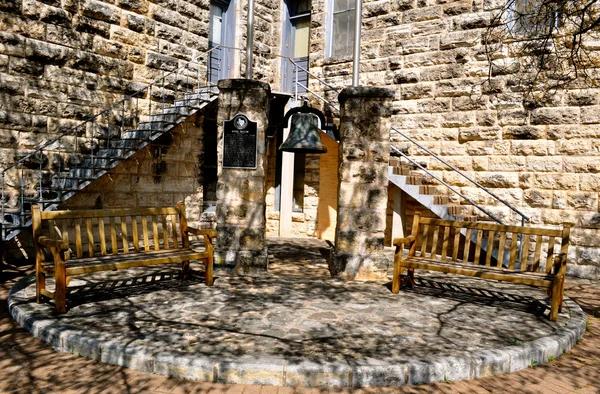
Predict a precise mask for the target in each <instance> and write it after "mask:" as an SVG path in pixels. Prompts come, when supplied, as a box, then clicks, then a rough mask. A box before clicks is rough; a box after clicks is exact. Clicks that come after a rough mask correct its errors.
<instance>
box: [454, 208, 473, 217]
mask: <svg viewBox="0 0 600 394" xmlns="http://www.w3.org/2000/svg"><path fill="white" fill-rule="evenodd" d="M448 213H449V214H450V215H452V216H461V217H464V216H476V215H474V212H473V206H472V205H448Z"/></svg>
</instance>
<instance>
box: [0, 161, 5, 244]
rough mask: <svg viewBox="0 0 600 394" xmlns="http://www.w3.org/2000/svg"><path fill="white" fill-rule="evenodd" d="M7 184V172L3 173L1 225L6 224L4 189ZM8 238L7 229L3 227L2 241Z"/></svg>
mask: <svg viewBox="0 0 600 394" xmlns="http://www.w3.org/2000/svg"><path fill="white" fill-rule="evenodd" d="M5 183H6V172H4V171H2V219H1V220H0V224H1V225H3V224H4V210H5V208H4V206H5V204H6V195H5V194H4V193H5V192H4V187H5ZM5 238H6V229H5V228H4V226H2V240H4V239H5Z"/></svg>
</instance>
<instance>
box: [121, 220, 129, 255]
mask: <svg viewBox="0 0 600 394" xmlns="http://www.w3.org/2000/svg"><path fill="white" fill-rule="evenodd" d="M121 243H122V244H123V253H129V234H128V233H127V218H126V217H125V216H121Z"/></svg>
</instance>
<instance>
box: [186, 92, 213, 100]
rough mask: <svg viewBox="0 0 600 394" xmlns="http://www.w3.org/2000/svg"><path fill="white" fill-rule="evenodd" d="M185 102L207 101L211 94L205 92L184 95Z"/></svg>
mask: <svg viewBox="0 0 600 394" xmlns="http://www.w3.org/2000/svg"><path fill="white" fill-rule="evenodd" d="M184 97H185V100H202V101H209V100H210V97H211V93H207V92H199V93H186V94H185V96H184Z"/></svg>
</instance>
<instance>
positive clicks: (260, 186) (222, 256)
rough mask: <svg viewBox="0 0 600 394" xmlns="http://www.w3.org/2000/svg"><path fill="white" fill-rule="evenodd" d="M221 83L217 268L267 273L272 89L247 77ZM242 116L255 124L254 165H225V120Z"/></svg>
mask: <svg viewBox="0 0 600 394" xmlns="http://www.w3.org/2000/svg"><path fill="white" fill-rule="evenodd" d="M218 87H219V110H218V117H217V122H218V135H217V157H218V177H219V179H218V183H217V211H216V220H217V242H216V245H215V268H216V269H220V268H221V269H227V270H233V271H234V272H235V273H238V274H261V273H265V272H266V271H267V261H268V253H267V245H266V240H265V231H266V204H265V194H266V187H265V176H266V172H267V163H266V130H267V126H268V119H269V103H270V96H271V89H270V87H269V85H268V84H266V83H264V82H259V81H253V80H247V79H227V80H221V81H219V84H218ZM238 114H242V115H245V116H246V117H247V118H248V120H249V121H254V122H257V125H256V126H257V130H256V131H257V133H256V135H257V140H256V143H257V158H256V169H248V168H223V138H224V121H226V120H231V119H233V118H234V117H235V116H236V115H238Z"/></svg>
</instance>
